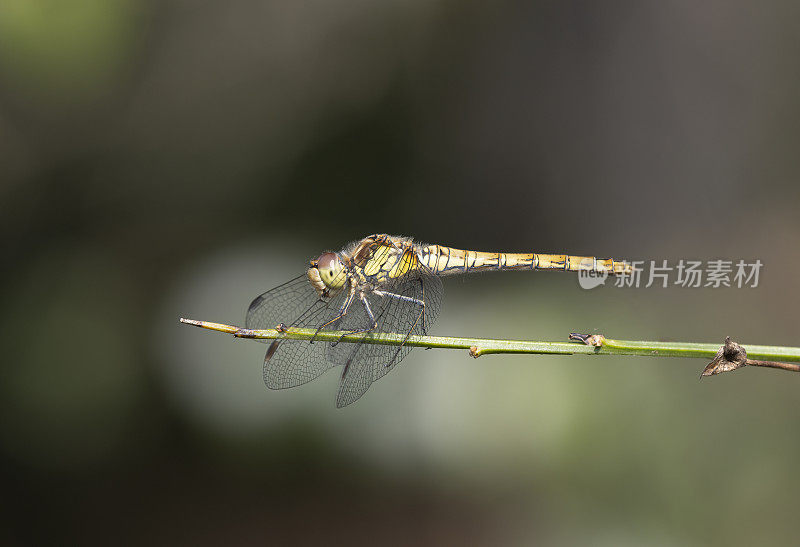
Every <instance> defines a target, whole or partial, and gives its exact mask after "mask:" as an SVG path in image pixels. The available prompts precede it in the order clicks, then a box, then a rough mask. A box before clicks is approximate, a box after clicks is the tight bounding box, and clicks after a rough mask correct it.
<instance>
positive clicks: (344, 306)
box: [310, 286, 356, 343]
mask: <svg viewBox="0 0 800 547" xmlns="http://www.w3.org/2000/svg"><path fill="white" fill-rule="evenodd" d="M355 296H356V289H355V287H352V286H351V287H350V294H349V295H348V296H347V299H345V301H344V303H343V304H342V307H341V308H339V315H337V316H336V317H334V318H333V319H331V320H330V321H326V322H325V323H323V324H322V325H320V326H319V328H318V329H317V332H315V333H314V336H312V337H311V340H310V342H311V343H313V342H314V338H316V336H317V334H319V331H321V330H322V329H324V328H325V327H327V326H328V325H330V324H331V323H335V322H336V321H339V320H340V319H341V318H342V317H344V316H345V315H347V310H349V309H350V304H352V303H353V299H354V298H355Z"/></svg>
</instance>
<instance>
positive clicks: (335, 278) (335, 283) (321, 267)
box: [317, 253, 347, 289]
mask: <svg viewBox="0 0 800 547" xmlns="http://www.w3.org/2000/svg"><path fill="white" fill-rule="evenodd" d="M317 270H318V271H319V276H320V278H321V279H322V282H323V283H324V284H325V286H326V287H328V288H330V289H339V288H341V287H342V286H343V285H344V282H345V279H346V277H347V276H345V275H344V267H343V266H342V262H341V261H340V260H339V255H337V254H336V253H324V254H322V255H321V256H320V257H319V258H318V259H317Z"/></svg>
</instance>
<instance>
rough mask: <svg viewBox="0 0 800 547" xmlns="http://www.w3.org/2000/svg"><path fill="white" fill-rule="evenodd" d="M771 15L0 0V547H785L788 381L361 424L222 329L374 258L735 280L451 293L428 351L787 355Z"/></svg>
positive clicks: (421, 382)
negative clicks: (717, 271)
mask: <svg viewBox="0 0 800 547" xmlns="http://www.w3.org/2000/svg"><path fill="white" fill-rule="evenodd" d="M799 17H800V6H799V5H798V4H797V3H796V2H789V1H786V2H767V3H761V4H759V5H758V7H757V6H756V5H755V4H752V3H750V2H742V1H737V2H707V3H696V2H689V1H682V2H646V3H642V2H617V3H605V2H603V3H599V2H598V3H570V2H519V3H515V2H494V3H491V4H489V3H485V2H452V1H438V2H437V1H424V2H423V1H415V0H410V1H409V0H406V1H402V2H401V1H391V0H390V1H387V2H366V1H359V0H344V1H339V2H329V1H322V0H311V1H306V2H261V1H254V0H231V1H229V2H210V1H198V0H150V1H143V0H71V1H70V2H59V1H55V0H47V1H45V0H36V1H33V0H3V1H2V2H0V230H1V232H2V236H1V237H0V244H1V245H2V248H1V249H0V250H1V251H2V269H1V270H0V271H2V274H0V275H2V283H1V284H0V292H1V293H2V294H0V309H1V310H2V314H0V347H2V356H3V358H2V380H0V469H2V476H0V478H1V479H2V485H3V486H2V489H1V491H2V493H0V500H1V502H0V503H2V511H0V542H2V543H10V544H30V543H50V542H55V543H59V544H65V543H76V542H77V543H84V544H87V543H90V544H93V543H99V544H108V543H110V542H113V543H119V542H122V543H156V544H221V543H225V544H250V543H256V542H274V541H298V542H303V543H314V542H317V541H332V542H337V543H338V542H343V541H345V540H348V541H349V542H351V543H355V544H360V543H368V542H375V541H383V542H390V543H406V542H411V541H414V542H418V543H423V544H448V543H456V542H466V541H469V542H471V543H493V544H496V543H504V544H529V543H533V542H537V543H542V544H548V545H574V544H587V543H590V544H593V545H615V546H617V545H626V544H628V545H700V544H702V545H752V544H765V543H767V544H769V543H771V544H789V543H791V542H792V541H793V540H796V537H797V523H796V518H795V512H796V511H795V508H794V507H795V506H796V504H797V493H798V491H800V478H798V474H797V473H796V466H797V461H798V458H799V457H800V432H799V431H798V427H797V420H796V412H797V408H798V393H800V377H795V376H793V375H791V374H789V373H786V372H781V371H773V370H758V369H756V370H751V369H745V370H743V371H740V372H737V373H735V374H729V375H724V376H721V377H717V378H713V379H710V380H707V381H703V382H698V379H697V378H698V374H699V372H700V371H701V370H702V368H703V366H704V365H705V362H703V361H700V360H682V359H663V360H659V359H652V358H643V357H624V358H622V357H620V358H584V357H571V358H570V357H541V356H487V357H483V358H481V359H478V360H473V359H470V358H468V357H467V355H466V353H465V352H447V351H438V350H432V351H419V350H417V351H414V352H412V353H411V355H410V356H409V357H407V358H406V360H405V361H404V362H403V363H402V365H401V366H400V367H398V369H397V370H396V371H395V372H393V373H392V374H391V375H389V376H388V377H387V378H386V379H383V380H381V381H380V382H377V383H376V384H374V385H373V386H372V388H371V389H370V390H369V391H368V393H367V394H366V395H365V397H363V398H362V399H361V400H360V401H359V402H358V403H357V404H355V405H352V406H351V407H348V408H346V409H344V410H339V411H337V410H335V409H334V406H333V404H334V397H335V391H336V383H337V377H336V374H335V373H329V374H328V375H326V376H325V377H323V378H322V379H319V380H317V381H316V382H313V383H311V384H308V385H306V386H303V387H300V388H296V389H293V390H288V391H281V392H273V391H269V390H267V389H266V388H265V387H264V385H263V383H262V380H261V363H262V360H263V352H264V349H265V348H264V346H263V345H262V344H258V343H254V342H249V341H245V340H234V339H232V338H229V337H226V336H223V335H221V334H215V333H210V332H203V331H201V330H198V329H194V328H190V327H187V326H182V325H179V324H178V318H179V317H181V316H185V317H193V318H198V319H206V320H212V321H222V322H228V323H234V324H242V322H243V319H244V313H245V310H246V307H247V305H248V303H249V302H250V300H251V299H252V298H253V297H254V296H255V295H257V294H259V293H260V292H262V291H264V290H266V289H268V288H270V287H272V286H274V285H276V284H278V283H280V282H282V281H284V280H286V279H288V278H290V277H292V276H294V275H297V274H299V273H301V272H302V271H303V268H304V267H305V265H306V264H307V260H308V259H309V258H313V257H315V256H318V255H319V254H320V252H322V251H324V250H330V249H338V248H340V247H342V246H343V245H344V244H345V243H347V242H348V241H351V240H354V239H358V238H360V237H363V236H365V235H367V234H370V233H375V232H386V233H391V234H402V235H411V236H414V237H415V238H417V239H419V240H422V241H429V242H433V243H440V244H443V245H451V246H455V247H460V248H472V249H478V250H504V251H531V250H535V251H540V252H559V251H560V252H568V253H571V254H586V255H590V254H593V255H600V256H613V257H615V258H627V259H644V260H649V259H656V258H657V259H659V260H660V259H663V258H666V259H669V260H670V261H677V260H678V259H680V258H693V259H700V260H707V259H712V258H729V259H734V260H736V259H740V258H743V259H747V260H752V259H756V258H758V259H760V260H761V261H762V262H763V263H764V269H763V271H762V275H761V279H760V284H759V287H758V288H756V289H741V290H738V289H714V290H712V289H694V290H691V289H684V288H669V289H660V288H650V289H644V288H639V289H619V288H614V287H603V288H599V289H595V290H593V291H586V290H581V289H580V288H579V286H578V283H577V280H576V278H575V276H574V275H572V274H570V275H564V274H549V275H548V274H547V273H541V274H539V273H537V274H529V273H521V272H520V273H508V274H487V275H483V276H476V277H471V278H454V279H448V280H446V281H445V303H444V306H443V311H442V314H441V316H440V319H439V321H438V323H437V324H436V325H435V327H434V329H433V332H434V333H436V334H441V335H455V336H480V337H509V338H525V339H551V340H563V339H565V337H566V335H567V333H569V332H570V331H582V332H602V333H606V334H607V335H609V336H612V337H617V338H626V339H659V340H688V341H705V342H719V343H721V342H722V340H723V339H724V337H725V336H726V335H730V336H732V337H734V339H736V340H738V341H740V342H742V343H744V344H746V343H747V342H750V343H760V344H781V345H797V344H798V342H797V325H796V317H797V309H798V306H799V305H800V291H798V290H797V288H796V273H795V272H796V271H797V269H798V268H800V256H799V255H798V253H797V248H798V244H800V220H799V219H798V215H797V205H798V201H799V200H800V186H798V184H797V181H798V180H799V179H800V161H799V160H798V145H799V144H800V124H799V123H798V122H799V121H800V120H798V118H799V117H800V71H798V64H797V58H798V56H799V55H800V50H799V46H798V42H797V21H798V18H799Z"/></svg>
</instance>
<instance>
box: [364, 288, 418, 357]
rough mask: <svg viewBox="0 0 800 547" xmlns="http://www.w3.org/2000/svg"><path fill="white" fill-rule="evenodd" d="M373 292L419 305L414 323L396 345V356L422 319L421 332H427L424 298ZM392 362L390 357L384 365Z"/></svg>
mask: <svg viewBox="0 0 800 547" xmlns="http://www.w3.org/2000/svg"><path fill="white" fill-rule="evenodd" d="M373 292H374V293H375V294H377V295H379V296H388V297H389V298H395V299H397V300H402V301H403V302H413V303H414V304H416V305H418V306H419V307H420V310H419V315H417V318H416V319H415V320H414V324H413V325H411V328H410V329H408V332H407V333H406V337H405V338H404V339H403V343H402V344H400V345H399V346H397V352H395V357H396V356H397V354H398V353H400V350H401V349H402V348H403V346H405V345H406V342H407V341H408V337H409V336H411V333H412V332H414V328H416V326H417V323H418V322H419V321H420V320H422V334H427V329H426V328H425V301H424V300H420V299H419V298H413V297H411V296H404V295H402V294H395V293H393V292H388V291H373ZM422 294H423V298H424V295H425V292H424V291H423V293H422ZM393 362H394V359H392V360H391V361H390V362H389V364H387V365H386V366H390V365H391V363H393Z"/></svg>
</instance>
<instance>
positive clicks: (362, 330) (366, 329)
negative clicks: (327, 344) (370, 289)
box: [333, 293, 378, 345]
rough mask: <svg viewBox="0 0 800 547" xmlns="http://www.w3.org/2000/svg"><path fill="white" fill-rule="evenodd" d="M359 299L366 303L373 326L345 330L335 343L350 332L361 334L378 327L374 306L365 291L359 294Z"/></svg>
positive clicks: (365, 308) (366, 309)
mask: <svg viewBox="0 0 800 547" xmlns="http://www.w3.org/2000/svg"><path fill="white" fill-rule="evenodd" d="M359 299H360V300H361V304H363V305H364V310H365V311H366V312H367V315H368V316H369V320H370V321H372V326H371V327H367V328H364V329H355V330H351V331H348V332H345V333H344V334H342V335H341V336H340V337H339V339H338V340H337V341H336V342H334V343H333V345H336V344H338V343H339V342H341V341H342V338H344V337H345V336H346V335H348V334H361V333H365V332H370V331H372V330H375V329H376V328H377V327H378V320H377V319H375V315H374V314H373V313H372V308H370V307H369V301H368V300H367V297H366V296H364V293H361V294H360V295H359Z"/></svg>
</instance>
